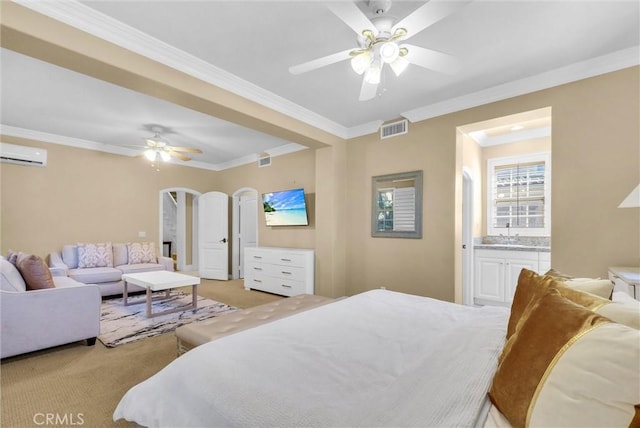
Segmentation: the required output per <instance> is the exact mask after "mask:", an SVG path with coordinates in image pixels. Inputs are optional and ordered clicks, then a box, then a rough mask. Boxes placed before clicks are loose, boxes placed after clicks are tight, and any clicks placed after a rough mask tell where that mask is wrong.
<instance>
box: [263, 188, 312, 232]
mask: <svg viewBox="0 0 640 428" xmlns="http://www.w3.org/2000/svg"><path fill="white" fill-rule="evenodd" d="M262 207H263V208H264V218H265V220H266V223H267V226H308V225H309V220H308V218H307V204H306V203H305V200H304V189H291V190H282V191H279V192H271V193H263V194H262Z"/></svg>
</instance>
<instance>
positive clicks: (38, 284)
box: [16, 253, 56, 290]
mask: <svg viewBox="0 0 640 428" xmlns="http://www.w3.org/2000/svg"><path fill="white" fill-rule="evenodd" d="M16 267H17V268H18V270H19V271H20V275H22V278H24V282H25V283H26V285H27V290H40V289H43V288H55V286H56V285H55V283H54V282H53V278H52V277H51V272H49V266H47V264H46V263H45V261H44V260H43V259H42V257H39V256H36V255H35V254H25V253H20V254H19V255H18V260H17V261H16Z"/></svg>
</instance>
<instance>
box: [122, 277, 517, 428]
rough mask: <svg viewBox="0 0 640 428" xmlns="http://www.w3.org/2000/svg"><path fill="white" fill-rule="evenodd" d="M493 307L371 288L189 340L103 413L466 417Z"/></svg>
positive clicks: (207, 418)
mask: <svg viewBox="0 0 640 428" xmlns="http://www.w3.org/2000/svg"><path fill="white" fill-rule="evenodd" d="M508 316H509V311H508V309H505V308H497V307H496V308H492V307H483V308H473V307H467V306H461V305H456V304H452V303H447V302H443V301H439V300H434V299H430V298H425V297H418V296H413V295H408V294H402V293H397V292H393V291H388V290H372V291H369V292H365V293H362V294H358V295H356V296H353V297H350V298H346V299H342V300H338V301H336V302H334V303H330V304H328V305H324V306H321V307H318V308H315V309H311V310H308V311H306V312H302V313H298V314H295V315H292V316H290V317H287V318H284V319H281V320H278V321H276V322H272V323H269V324H265V325H262V326H260V327H257V328H253V329H250V330H245V331H242V332H239V333H237V334H233V335H230V336H226V337H223V338H220V339H218V340H215V341H212V342H209V343H207V344H205V345H202V346H199V347H198V348H195V349H193V350H191V351H189V352H187V353H186V354H184V355H183V356H181V357H180V358H178V359H176V360H175V361H173V362H172V363H171V364H170V365H168V366H167V367H166V368H164V369H163V370H162V371H160V372H159V373H158V374H156V375H155V376H153V377H151V378H150V379H148V380H147V381H145V382H143V383H141V384H139V385H137V386H135V387H134V388H132V389H131V390H130V391H129V392H128V393H127V394H126V395H125V396H124V397H123V399H122V400H121V402H120V404H119V405H118V407H117V409H116V410H115V413H114V419H115V420H118V419H120V418H124V419H127V420H129V421H133V422H135V423H137V424H139V425H142V426H147V427H155V426H181V427H186V426H193V427H195V426H199V427H202V426H208V427H211V426H225V427H230V426H263V427H266V426H278V427H286V426H296V427H299V426H323V427H326V426H353V427H355V426H367V427H369V426H390V425H394V426H423V427H424V426H474V425H475V424H476V423H477V422H478V421H479V420H480V419H483V418H484V417H486V415H484V414H482V413H486V411H488V408H487V406H486V404H487V399H486V393H487V390H488V388H489V385H490V382H491V378H492V376H493V373H494V371H495V369H496V365H497V360H498V356H499V354H500V351H501V349H502V346H503V344H504V337H505V329H506V323H507V319H508Z"/></svg>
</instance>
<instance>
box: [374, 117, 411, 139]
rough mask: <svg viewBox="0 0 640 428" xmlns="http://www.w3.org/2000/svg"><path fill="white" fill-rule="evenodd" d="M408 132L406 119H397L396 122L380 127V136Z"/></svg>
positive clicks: (382, 137) (387, 136)
mask: <svg viewBox="0 0 640 428" xmlns="http://www.w3.org/2000/svg"><path fill="white" fill-rule="evenodd" d="M407 132H409V122H408V121H407V119H403V120H399V121H398V122H393V123H388V124H386V125H382V126H381V127H380V138H381V139H383V140H384V139H385V138H391V137H395V136H396V135H402V134H406V133H407Z"/></svg>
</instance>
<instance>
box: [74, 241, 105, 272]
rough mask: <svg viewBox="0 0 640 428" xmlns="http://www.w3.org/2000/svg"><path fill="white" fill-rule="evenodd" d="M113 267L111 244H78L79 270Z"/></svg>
mask: <svg viewBox="0 0 640 428" xmlns="http://www.w3.org/2000/svg"><path fill="white" fill-rule="evenodd" d="M95 267H113V249H112V248H111V242H104V243H99V244H84V243H81V242H79V243H78V268H79V269H83V268H95Z"/></svg>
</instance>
